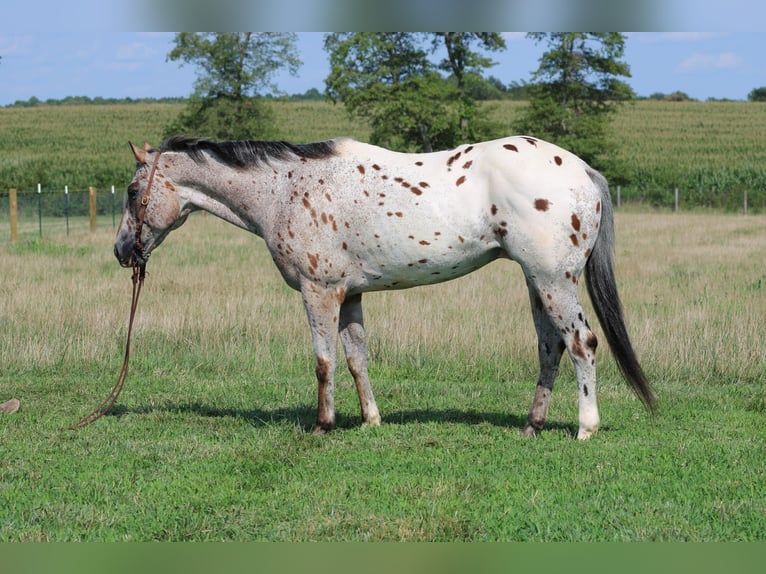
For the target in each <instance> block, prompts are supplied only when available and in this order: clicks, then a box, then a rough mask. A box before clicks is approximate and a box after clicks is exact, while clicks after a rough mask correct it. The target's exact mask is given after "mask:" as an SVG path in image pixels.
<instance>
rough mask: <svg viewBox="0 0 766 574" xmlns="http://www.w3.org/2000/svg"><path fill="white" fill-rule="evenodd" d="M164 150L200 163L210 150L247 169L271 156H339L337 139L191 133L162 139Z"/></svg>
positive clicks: (161, 146) (320, 157)
mask: <svg viewBox="0 0 766 574" xmlns="http://www.w3.org/2000/svg"><path fill="white" fill-rule="evenodd" d="M160 151H161V152H165V151H174V152H182V153H186V154H188V155H189V157H191V158H192V159H193V160H194V161H195V162H197V163H202V162H204V161H206V157H205V152H207V153H209V154H211V155H212V156H213V157H215V159H217V160H218V161H220V162H221V163H223V164H226V165H229V166H231V167H235V168H245V167H257V166H259V165H261V164H263V163H267V162H268V161H269V160H270V159H273V160H281V159H290V158H294V157H299V158H306V159H323V158H327V157H331V156H333V155H335V142H334V141H332V140H330V141H325V142H319V143H310V144H291V143H288V142H284V141H255V140H242V141H224V142H213V141H210V140H207V139H201V138H194V137H190V136H171V137H169V138H168V139H166V140H165V141H164V142H162V144H161V145H160Z"/></svg>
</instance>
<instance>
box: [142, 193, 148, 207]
mask: <svg viewBox="0 0 766 574" xmlns="http://www.w3.org/2000/svg"><path fill="white" fill-rule="evenodd" d="M141 205H143V206H144V207H146V206H147V205H149V194H147V195H145V196H143V197H142V198H141Z"/></svg>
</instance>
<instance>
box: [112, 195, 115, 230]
mask: <svg viewBox="0 0 766 574" xmlns="http://www.w3.org/2000/svg"><path fill="white" fill-rule="evenodd" d="M112 227H115V223H114V186H112Z"/></svg>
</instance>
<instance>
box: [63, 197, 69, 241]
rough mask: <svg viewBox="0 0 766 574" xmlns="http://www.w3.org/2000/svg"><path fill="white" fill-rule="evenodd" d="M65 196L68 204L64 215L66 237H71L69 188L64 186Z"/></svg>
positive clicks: (65, 206)
mask: <svg viewBox="0 0 766 574" xmlns="http://www.w3.org/2000/svg"><path fill="white" fill-rule="evenodd" d="M64 196H65V197H66V200H65V201H66V203H65V204H64V215H65V216H66V236H67V237H69V186H68V185H65V186H64Z"/></svg>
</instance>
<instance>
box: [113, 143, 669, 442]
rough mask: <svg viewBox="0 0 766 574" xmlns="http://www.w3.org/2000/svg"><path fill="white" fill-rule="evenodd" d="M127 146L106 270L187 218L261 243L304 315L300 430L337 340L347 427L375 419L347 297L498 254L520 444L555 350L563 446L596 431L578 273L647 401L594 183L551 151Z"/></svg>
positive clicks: (578, 165)
mask: <svg viewBox="0 0 766 574" xmlns="http://www.w3.org/2000/svg"><path fill="white" fill-rule="evenodd" d="M131 148H132V149H133V154H134V155H135V158H136V161H137V169H136V173H135V176H134V178H133V180H132V181H131V183H130V185H129V186H128V196H127V201H126V205H125V211H124V214H123V216H122V221H121V222H120V227H119V230H118V231H117V238H116V241H115V246H114V253H115V255H116V256H117V259H118V260H119V262H120V264H121V265H123V266H125V267H129V266H133V265H144V264H145V263H146V259H147V258H148V257H149V254H150V253H151V252H152V250H153V249H154V248H156V247H157V246H158V245H159V244H160V243H161V242H162V241H163V240H164V239H165V237H166V236H167V235H168V233H169V232H170V231H172V230H173V229H176V228H177V227H179V226H180V225H181V224H182V223H183V222H184V221H185V220H186V217H187V216H188V215H189V213H191V212H192V211H195V210H198V209H202V210H205V211H208V212H210V213H212V214H214V215H217V216H218V217H220V218H222V219H224V220H226V221H228V222H230V223H233V224H234V225H236V226H238V227H241V228H243V229H247V230H248V231H251V232H253V233H255V234H257V235H259V236H260V237H262V238H263V239H264V240H265V242H266V245H267V246H268V249H269V251H270V253H271V256H272V258H273V260H274V263H276V265H277V267H278V268H279V271H280V272H281V274H282V277H283V278H284V280H285V281H286V282H287V284H288V285H290V287H292V288H293V289H296V290H298V291H300V292H301V295H302V297H303V303H304V306H305V308H306V312H307V314H308V320H309V324H310V326H311V335H312V338H313V344H314V353H315V355H316V377H317V380H318V383H319V401H318V413H317V421H316V427H315V432H318V433H321V432H324V431H327V430H329V429H331V428H332V427H333V425H334V423H335V407H334V401H333V391H334V383H333V375H334V371H335V366H336V343H337V338H338V334H340V339H341V341H342V343H343V347H344V350H345V353H346V358H347V361H348V367H349V370H350V371H351V374H352V375H353V377H354V381H355V383H356V389H357V392H358V394H359V401H360V403H361V411H362V421H363V423H366V424H369V425H378V424H380V414H379V412H378V407H377V405H376V404H375V399H374V397H373V393H372V389H371V387H370V381H369V377H368V374H367V359H368V356H367V347H366V342H365V334H364V323H363V319H362V293H365V292H368V291H379V290H388V289H405V288H407V287H413V286H416V285H427V284H432V283H438V282H441V281H448V280H450V279H454V278H456V277H460V276H462V275H465V274H466V273H470V272H471V271H474V270H476V269H478V268H480V267H482V266H483V265H486V264H487V263H489V262H490V261H493V260H494V259H498V258H509V259H512V260H514V261H516V262H518V263H519V264H520V265H521V267H522V269H523V270H524V275H525V277H526V282H527V287H528V289H529V298H530V302H531V307H532V314H533V317H534V324H535V328H536V330H537V337H538V353H539V359H540V374H539V378H538V380H537V389H536V392H535V397H534V401H533V403H532V408H531V409H530V412H529V417H528V422H527V424H526V426H525V427H524V430H523V432H524V434H527V435H533V434H535V433H536V432H537V431H538V430H540V429H541V428H542V426H543V424H544V422H545V419H546V417H547V414H548V401H549V399H550V395H551V391H552V389H553V380H554V378H555V376H556V372H557V370H558V366H559V362H560V359H561V356H562V354H563V352H564V350H565V349H566V350H567V351H568V354H569V357H570V358H571V360H572V362H573V363H574V367H575V371H576V376H577V386H578V394H579V405H578V406H579V432H578V438H581V439H586V438H588V437H590V436H591V435H592V434H593V433H594V432H596V430H597V428H598V425H599V415H598V407H597V403H596V361H595V353H596V344H597V341H596V336H595V335H594V334H593V332H592V331H591V329H590V327H589V326H588V322H587V321H586V319H585V315H584V313H583V309H582V307H581V305H580V302H579V300H578V295H577V290H578V282H579V280H580V276H581V274H582V272H583V270H585V272H586V274H585V276H586V280H587V288H588V292H589V294H590V297H591V300H592V302H593V306H594V307H595V310H596V313H597V315H598V317H599V319H600V322H601V325H602V327H603V330H604V333H605V335H606V339H607V341H608V342H609V345H610V347H611V349H612V351H613V354H614V356H615V359H616V361H617V363H618V365H619V367H620V369H621V370H622V372H623V374H624V375H625V377H626V379H627V380H628V382H629V383H630V385H631V387H632V388H633V390H634V391H635V393H636V395H637V396H638V398H639V399H640V400H641V401H642V402H643V403H644V405H646V407H648V408H650V409H651V408H652V406H653V404H654V402H655V398H654V396H653V395H652V392H651V390H650V388H649V385H648V383H647V380H646V377H645V376H644V373H643V371H642V369H641V366H640V365H639V362H638V360H637V359H636V356H635V353H634V351H633V348H632V346H631V343H630V340H629V338H628V334H627V331H626V329H625V323H624V320H623V317H622V310H621V305H620V301H619V298H618V295H617V288H616V284H615V278H614V272H613V260H612V249H613V243H614V226H613V216H612V207H611V199H610V196H609V191H608V187H607V183H606V180H605V179H604V178H603V177H602V176H601V175H600V174H599V173H598V172H597V171H595V170H593V169H592V168H590V167H589V166H588V165H587V164H586V163H585V162H583V161H582V160H581V159H579V158H578V157H576V156H574V155H572V154H571V153H569V152H567V151H565V150H563V149H561V148H559V147H556V146H554V145H552V144H549V143H546V142H544V141H541V140H539V139H536V138H532V137H527V136H519V137H509V138H505V139H500V140H495V141H489V142H483V143H476V144H471V145H462V146H460V147H458V148H456V149H453V150H450V151H442V152H436V153H428V154H409V153H398V152H393V151H389V150H386V149H382V148H380V147H376V146H373V145H368V144H365V143H360V142H357V141H354V140H352V139H347V138H340V139H335V140H330V141H326V142H322V143H313V144H306V145H294V144H289V143H285V142H268V141H231V142H220V143H214V142H211V141H208V140H202V139H192V138H188V137H172V138H170V139H168V140H166V141H165V142H163V143H162V145H161V146H160V148H159V149H152V148H151V147H150V146H149V145H148V144H146V145H145V146H144V148H143V149H142V148H137V147H135V146H133V145H132V144H131Z"/></svg>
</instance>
